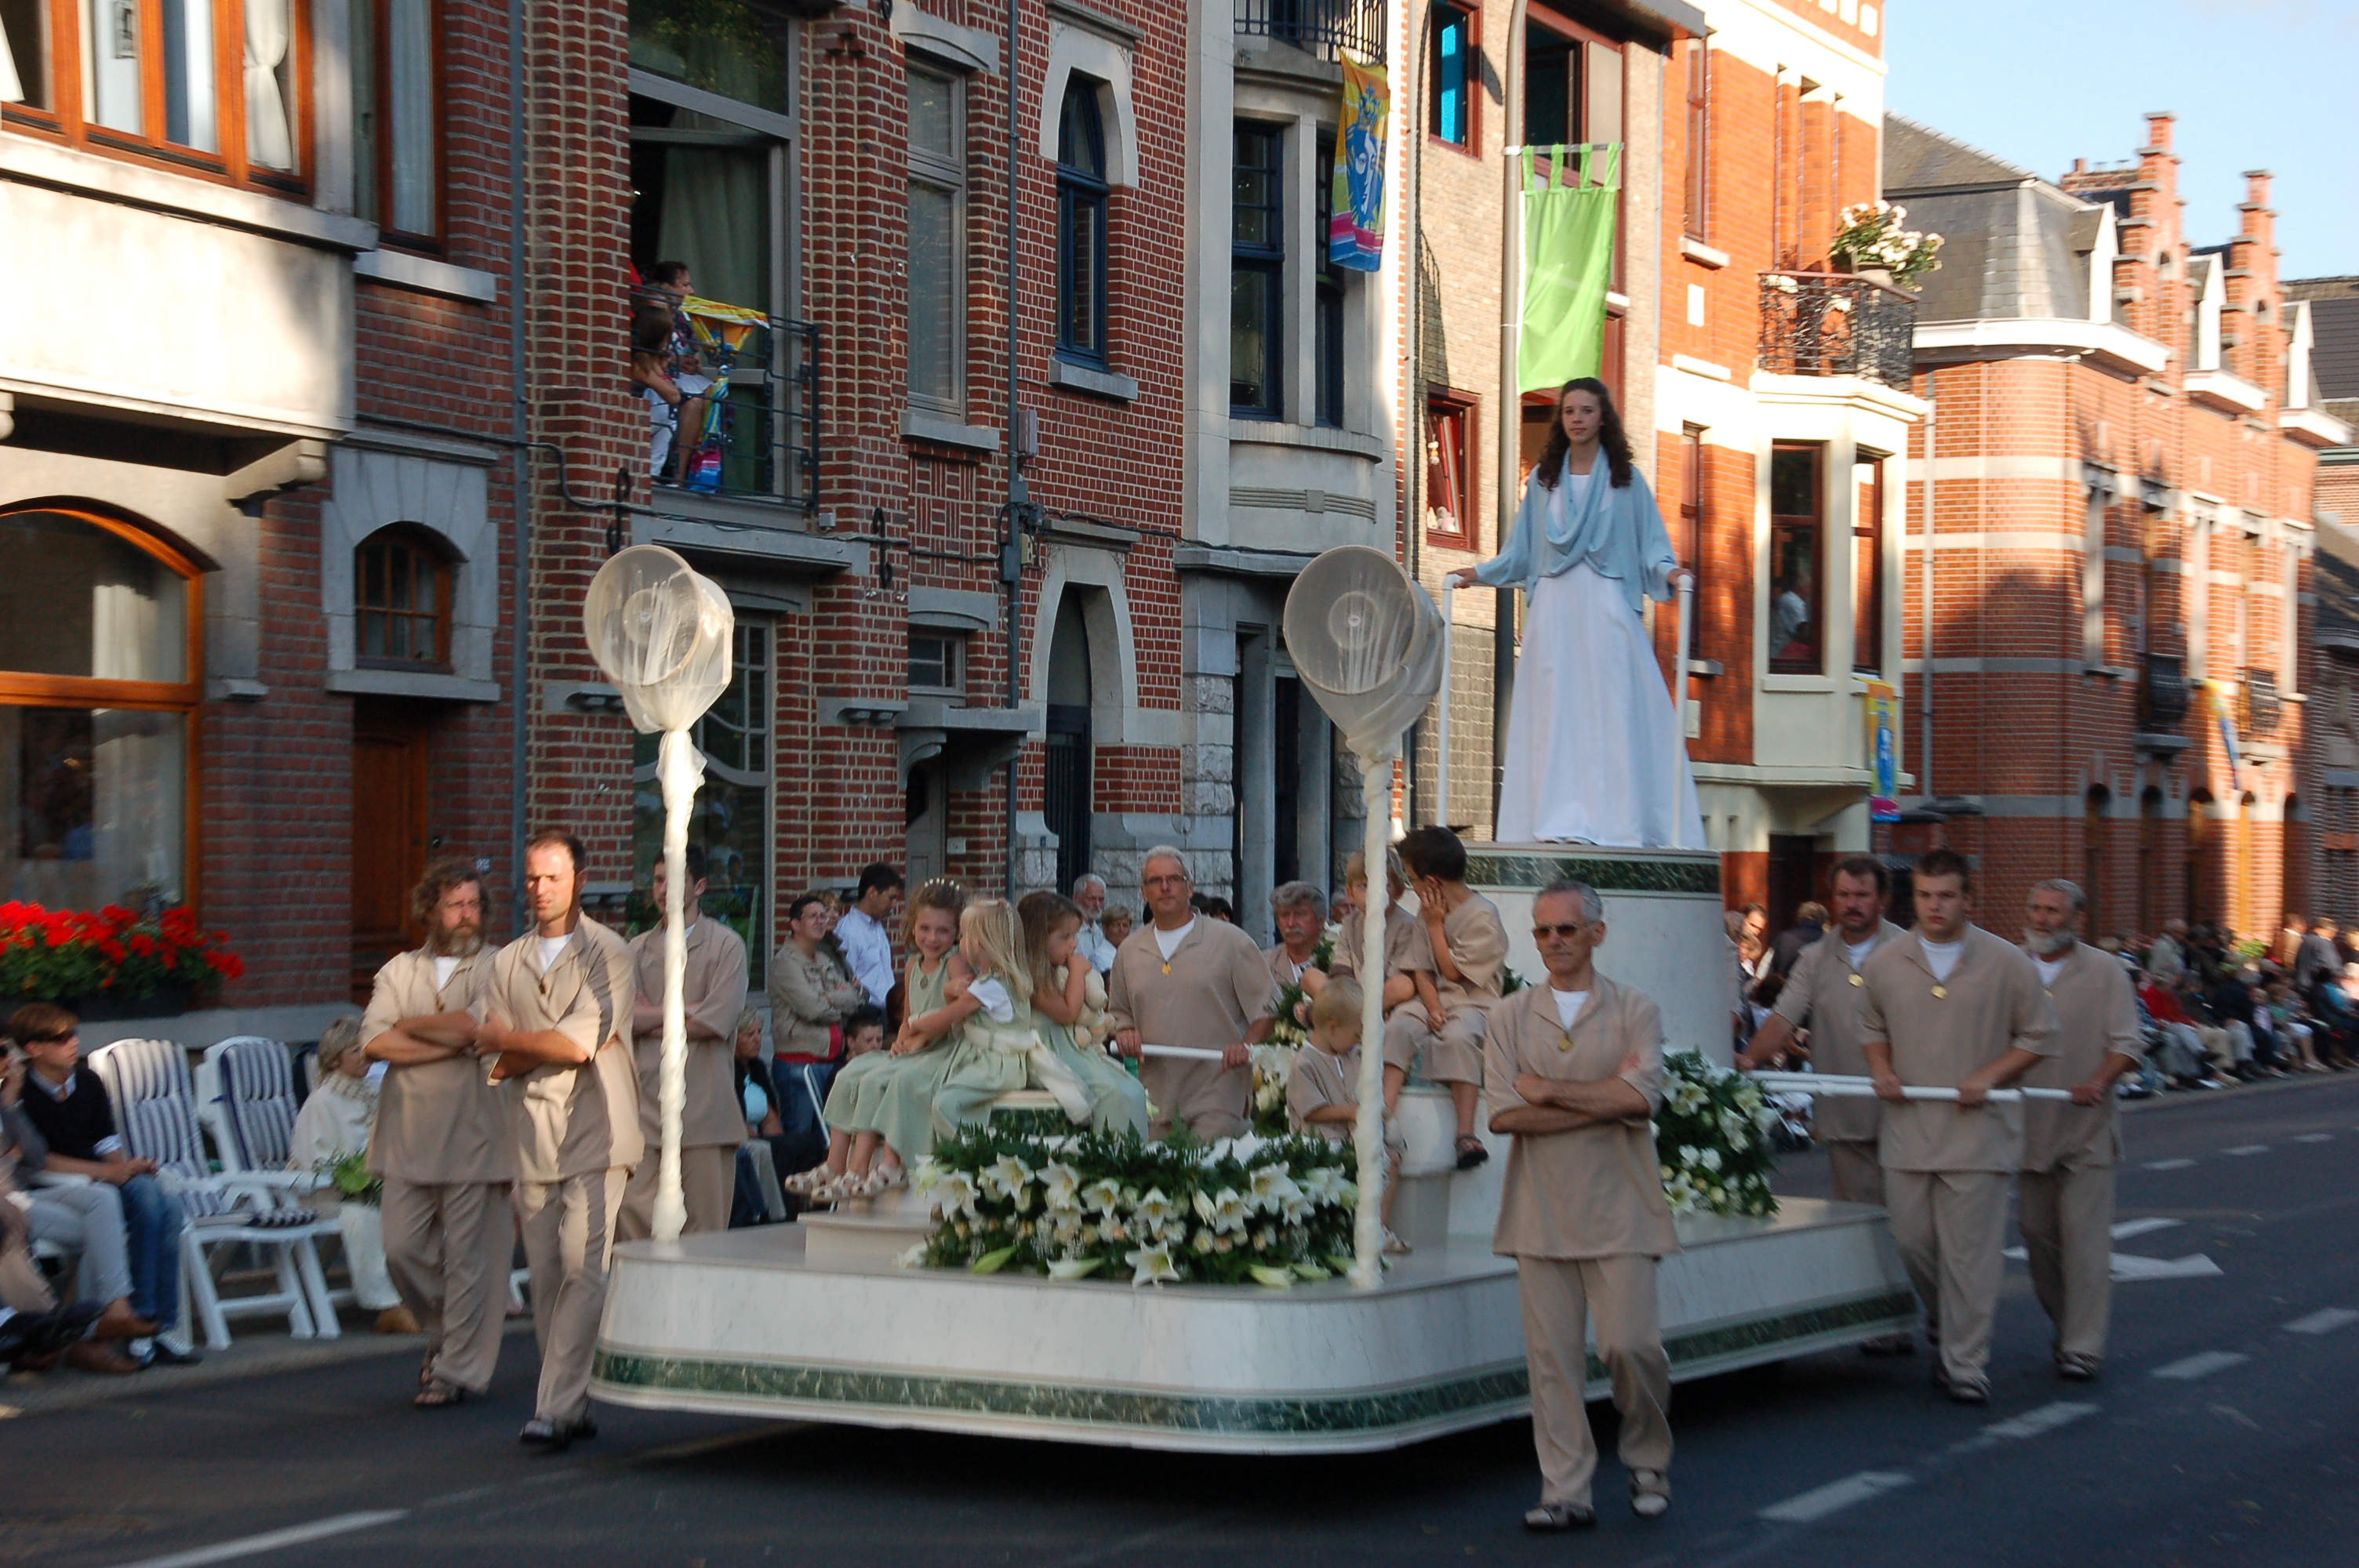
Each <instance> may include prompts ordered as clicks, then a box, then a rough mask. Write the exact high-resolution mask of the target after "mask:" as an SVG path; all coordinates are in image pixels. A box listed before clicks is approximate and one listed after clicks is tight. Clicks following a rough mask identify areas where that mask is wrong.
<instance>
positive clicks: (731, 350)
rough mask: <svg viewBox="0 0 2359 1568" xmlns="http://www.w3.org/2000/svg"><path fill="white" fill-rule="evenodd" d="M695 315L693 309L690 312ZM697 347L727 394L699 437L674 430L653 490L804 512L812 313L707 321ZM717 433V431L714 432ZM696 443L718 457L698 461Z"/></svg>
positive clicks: (815, 448) (816, 454)
mask: <svg viewBox="0 0 2359 1568" xmlns="http://www.w3.org/2000/svg"><path fill="white" fill-rule="evenodd" d="M690 314H691V316H693V314H694V313H693V312H692V311H691V312H690ZM703 325H704V327H705V328H706V330H705V331H704V332H702V333H701V334H700V341H699V343H698V349H699V353H700V362H701V373H703V374H705V375H709V376H712V377H713V378H714V379H715V380H716V381H718V380H719V379H720V378H721V377H722V376H723V374H725V375H726V378H727V385H728V395H727V396H726V397H725V398H724V399H723V401H722V403H721V406H720V409H719V414H718V416H717V418H714V419H712V421H711V422H710V423H711V427H712V432H713V436H712V438H706V439H705V440H704V441H702V442H700V438H699V435H698V433H696V432H692V431H682V432H679V433H678V434H677V435H676V437H675V441H674V445H675V448H676V449H677V450H676V455H675V456H674V457H673V458H672V460H670V461H669V462H668V463H667V465H666V471H665V472H664V474H663V475H662V476H661V477H659V478H658V480H657V481H656V491H657V493H658V495H661V494H664V493H667V492H670V493H681V492H685V493H688V494H706V495H716V496H723V497H727V498H729V499H731V500H736V501H769V502H775V503H778V504H780V505H783V506H788V507H792V508H794V509H795V510H797V511H799V512H801V513H803V514H806V515H807V516H808V515H809V514H812V513H815V512H816V511H817V510H818V508H819V460H820V451H819V438H820V363H819V351H820V330H819V328H818V326H817V325H816V324H814V323H812V322H810V321H795V320H788V319H785V318H783V317H777V316H772V317H768V318H765V319H760V321H759V324H758V325H755V324H751V323H750V319H749V320H748V321H741V322H735V323H726V322H706V323H703ZM716 438H717V439H716ZM700 445H703V446H706V447H709V448H711V449H713V450H716V451H717V452H718V454H719V457H720V461H719V463H718V465H717V468H716V466H715V465H713V464H712V463H711V462H709V461H707V462H704V463H701V464H700V463H698V462H697V461H695V460H694V453H695V451H696V449H698V448H699V446H700Z"/></svg>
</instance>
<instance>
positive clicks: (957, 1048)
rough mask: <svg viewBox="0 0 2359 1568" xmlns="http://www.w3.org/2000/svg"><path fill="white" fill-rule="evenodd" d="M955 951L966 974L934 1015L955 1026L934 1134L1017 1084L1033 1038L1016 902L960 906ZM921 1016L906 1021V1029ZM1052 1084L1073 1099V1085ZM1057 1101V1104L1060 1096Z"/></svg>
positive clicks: (1027, 1072)
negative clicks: (958, 1026)
mask: <svg viewBox="0 0 2359 1568" xmlns="http://www.w3.org/2000/svg"><path fill="white" fill-rule="evenodd" d="M959 956H960V957H962V958H964V959H965V960H966V963H967V968H969V969H970V970H971V971H972V973H973V979H969V980H968V981H966V982H965V984H964V985H963V987H962V988H960V989H959V990H958V992H957V994H954V995H952V996H951V998H950V999H949V1000H947V1001H946V1002H944V1004H943V1005H942V1008H941V1010H940V1013H939V1014H937V1016H939V1017H943V1018H947V1019H949V1020H950V1022H952V1023H960V1024H963V1027H962V1029H961V1030H960V1032H959V1038H958V1041H957V1043H956V1044H953V1045H952V1046H951V1060H950V1067H949V1070H948V1071H947V1072H945V1073H944V1074H943V1075H942V1082H941V1087H940V1088H938V1089H936V1090H935V1091H934V1098H933V1104H932V1107H931V1109H932V1115H933V1130H932V1136H933V1137H936V1138H946V1137H948V1136H949V1135H950V1134H951V1133H953V1132H955V1131H957V1130H959V1128H960V1127H962V1126H963V1125H965V1124H966V1123H968V1122H972V1121H980V1120H982V1119H984V1117H986V1116H988V1115H990V1114H991V1102H992V1101H994V1100H995V1099H997V1098H999V1097H1000V1096H1002V1095H1004V1094H1010V1093H1013V1092H1014V1091H1016V1090H1017V1089H1020V1088H1022V1087H1025V1084H1026V1083H1027V1080H1028V1079H1029V1077H1030V1076H1031V1070H1032V1069H1031V1058H1032V1053H1033V1050H1034V1048H1035V1047H1036V1046H1037V1045H1038V1044H1039V1036H1038V1034H1037V1033H1035V1032H1034V1030H1033V1027H1032V989H1033V979H1032V967H1031V965H1029V964H1028V963H1027V962H1025V957H1024V923H1023V921H1022V919H1021V918H1020V917H1018V916H1017V914H1016V906H1015V905H1014V904H1011V903H1008V902H1007V901H1006V899H1004V898H985V899H977V900H976V901H975V902H974V903H970V904H968V905H967V906H966V913H965V914H962V915H960V916H959ZM921 1022H925V1021H924V1020H922V1019H914V1020H912V1021H911V1022H910V1027H912V1028H915V1027H917V1026H918V1024H919V1023H921ZM1065 1076H1066V1077H1070V1075H1065ZM1060 1087H1064V1088H1065V1089H1066V1092H1067V1093H1072V1094H1075V1095H1076V1098H1077V1099H1078V1098H1079V1096H1078V1093H1077V1087H1076V1086H1073V1085H1071V1084H1062V1085H1061V1086H1060ZM1051 1092H1055V1091H1054V1089H1053V1088H1052V1090H1051ZM1059 1103H1060V1104H1062V1103H1064V1102H1063V1097H1062V1096H1060V1099H1059ZM928 1147H931V1141H930V1140H929V1142H928Z"/></svg>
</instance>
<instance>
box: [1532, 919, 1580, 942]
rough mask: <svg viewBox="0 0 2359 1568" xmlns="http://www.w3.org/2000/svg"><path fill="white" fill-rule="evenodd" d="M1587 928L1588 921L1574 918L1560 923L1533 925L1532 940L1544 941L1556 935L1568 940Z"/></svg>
mask: <svg viewBox="0 0 2359 1568" xmlns="http://www.w3.org/2000/svg"><path fill="white" fill-rule="evenodd" d="M1588 929H1589V922H1588V921H1586V920H1575V921H1571V922H1569V923H1568V924H1565V925H1535V926H1533V927H1532V940H1533V941H1535V942H1545V941H1547V940H1548V939H1549V937H1551V936H1557V937H1561V938H1563V939H1564V940H1565V941H1567V942H1570V941H1571V940H1572V939H1573V938H1574V937H1576V936H1578V935H1581V934H1582V932H1584V931H1586V930H1588Z"/></svg>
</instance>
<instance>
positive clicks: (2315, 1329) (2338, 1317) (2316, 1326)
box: [2286, 1307, 2359, 1334]
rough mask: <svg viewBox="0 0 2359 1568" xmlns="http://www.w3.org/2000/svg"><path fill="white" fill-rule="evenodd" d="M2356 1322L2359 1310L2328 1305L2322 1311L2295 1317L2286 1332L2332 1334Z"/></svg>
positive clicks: (2358, 1321) (2357, 1321)
mask: <svg viewBox="0 0 2359 1568" xmlns="http://www.w3.org/2000/svg"><path fill="white" fill-rule="evenodd" d="M2354 1323H2359V1312H2353V1311H2352V1310H2351V1309H2350V1308H2349V1307H2328V1308H2326V1309H2325V1310H2324V1311H2322V1312H2314V1313H2311V1314H2310V1315H2309V1316H2308V1317H2298V1318H2295V1319H2294V1320H2293V1321H2292V1322H2291V1323H2289V1324H2287V1325H2286V1332H2287V1333H2288V1334H2332V1333H2333V1332H2334V1331H2335V1330H2336V1329H2338V1328H2347V1327H2349V1326H2350V1325H2353V1324H2354Z"/></svg>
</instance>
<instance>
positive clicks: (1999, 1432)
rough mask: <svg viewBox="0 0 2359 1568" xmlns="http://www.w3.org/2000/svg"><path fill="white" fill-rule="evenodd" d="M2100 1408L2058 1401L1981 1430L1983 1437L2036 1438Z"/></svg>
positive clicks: (2068, 1401) (2068, 1424) (2094, 1412)
mask: <svg viewBox="0 0 2359 1568" xmlns="http://www.w3.org/2000/svg"><path fill="white" fill-rule="evenodd" d="M2101 1408H2103V1407H2101V1406H2098V1405H2091V1404H2080V1403H2076V1402H2075V1401H2073V1400H2057V1401H2056V1402H2055V1403H2054V1404H2050V1405H2041V1406H2040V1407H2039V1408H2038V1410H2032V1411H2024V1412H2023V1413H2022V1414H2021V1415H2019V1416H2017V1417H2016V1418H2015V1419H2014V1420H2013V1421H2003V1422H1998V1423H1997V1424H1996V1425H1995V1426H1986V1427H1984V1428H1983V1435H1984V1437H1990V1438H1999V1439H2007V1438H2020V1437H2038V1436H2039V1435H2040V1434H2041V1433H2049V1432H2054V1431H2055V1430H2056V1429H2057V1428H2058V1427H2060V1426H2070V1425H2071V1424H2072V1423H2073V1422H2076V1421H2079V1420H2081V1419H2082V1417H2084V1416H2093V1415H2094V1414H2096V1413H2097V1411H2099V1410H2100V1409H2101Z"/></svg>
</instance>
